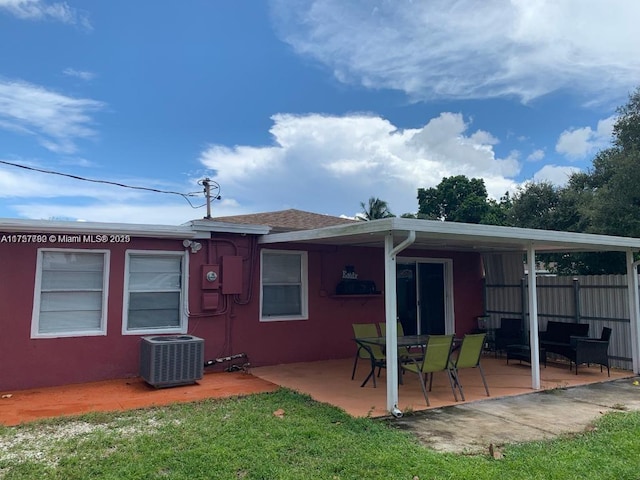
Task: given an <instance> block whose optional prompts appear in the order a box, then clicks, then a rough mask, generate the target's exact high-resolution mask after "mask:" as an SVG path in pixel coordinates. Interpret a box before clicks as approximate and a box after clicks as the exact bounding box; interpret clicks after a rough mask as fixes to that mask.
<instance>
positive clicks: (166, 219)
mask: <svg viewBox="0 0 640 480" xmlns="http://www.w3.org/2000/svg"><path fill="white" fill-rule="evenodd" d="M183 203H184V205H183V204H180V203H177V202H174V203H165V202H155V203H147V204H140V203H138V202H129V203H122V202H111V203H90V204H84V205H79V204H74V205H66V204H63V203H25V204H17V205H15V206H14V207H13V209H14V210H15V211H16V212H17V213H18V214H19V215H20V216H21V217H25V218H31V219H34V220H37V219H44V220H46V219H50V218H64V219H70V220H80V219H81V220H84V221H100V222H113V223H139V224H158V225H180V224H182V223H185V222H187V221H189V220H193V219H196V218H203V217H204V215H205V213H204V212H203V211H202V210H197V211H196V210H193V209H191V208H190V207H189V205H187V204H186V203H185V202H183Z"/></svg>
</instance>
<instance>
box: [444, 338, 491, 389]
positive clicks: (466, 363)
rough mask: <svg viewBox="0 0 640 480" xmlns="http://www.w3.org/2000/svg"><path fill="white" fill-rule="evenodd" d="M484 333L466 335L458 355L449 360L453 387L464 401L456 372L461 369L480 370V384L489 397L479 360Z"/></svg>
mask: <svg viewBox="0 0 640 480" xmlns="http://www.w3.org/2000/svg"><path fill="white" fill-rule="evenodd" d="M486 335H487V334H486V333H474V334H467V335H465V336H464V338H463V339H462V345H461V346H460V349H459V350H458V355H457V356H456V357H455V358H453V359H452V360H451V369H452V370H453V375H454V382H455V385H456V386H457V387H458V390H460V396H461V397H462V400H463V401H464V392H463V391H462V385H461V384H460V376H459V375H458V371H459V370H461V369H463V368H478V369H479V370H480V376H481V377H482V383H483V384H484V389H485V391H486V392H487V397H489V396H490V395H489V387H488V386H487V381H486V379H485V378H484V371H483V370H482V365H480V358H481V356H482V348H483V346H484V339H485V336H486Z"/></svg>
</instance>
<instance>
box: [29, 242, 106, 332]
mask: <svg viewBox="0 0 640 480" xmlns="http://www.w3.org/2000/svg"><path fill="white" fill-rule="evenodd" d="M108 278H109V252H108V251H106V250H71V249H39V250H38V257H37V261H36V285H35V291H34V302H33V316H32V322H31V337H32V338H47V337H77V336H86V335H106V334H107V323H106V318H107V293H108V292H107V285H108V282H107V279H108Z"/></svg>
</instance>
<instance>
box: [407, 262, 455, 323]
mask: <svg viewBox="0 0 640 480" xmlns="http://www.w3.org/2000/svg"><path fill="white" fill-rule="evenodd" d="M396 263H397V264H398V265H407V264H409V265H415V267H416V269H415V271H416V278H415V281H416V306H415V308H416V321H417V325H416V328H417V332H418V334H420V333H421V332H420V330H421V325H422V322H421V318H420V314H421V312H420V301H421V300H420V274H419V270H420V269H419V268H418V264H420V263H438V264H442V266H443V277H444V278H443V282H444V328H445V334H447V335H454V334H455V332H456V326H455V312H454V298H453V260H452V259H451V258H424V257H400V256H398V257H397V258H396Z"/></svg>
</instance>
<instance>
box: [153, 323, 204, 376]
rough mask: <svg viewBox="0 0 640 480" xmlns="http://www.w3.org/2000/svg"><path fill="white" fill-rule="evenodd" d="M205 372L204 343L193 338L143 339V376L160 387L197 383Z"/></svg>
mask: <svg viewBox="0 0 640 480" xmlns="http://www.w3.org/2000/svg"><path fill="white" fill-rule="evenodd" d="M203 373H204V340H203V339H202V338H198V337H194V336H192V335H166V336H149V337H142V342H141V344H140V376H141V377H142V378H143V379H144V380H145V381H146V382H147V383H148V384H150V385H152V386H154V387H156V388H164V387H174V386H177V385H188V384H192V383H196V381H197V380H200V379H201V378H202V375H203Z"/></svg>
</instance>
